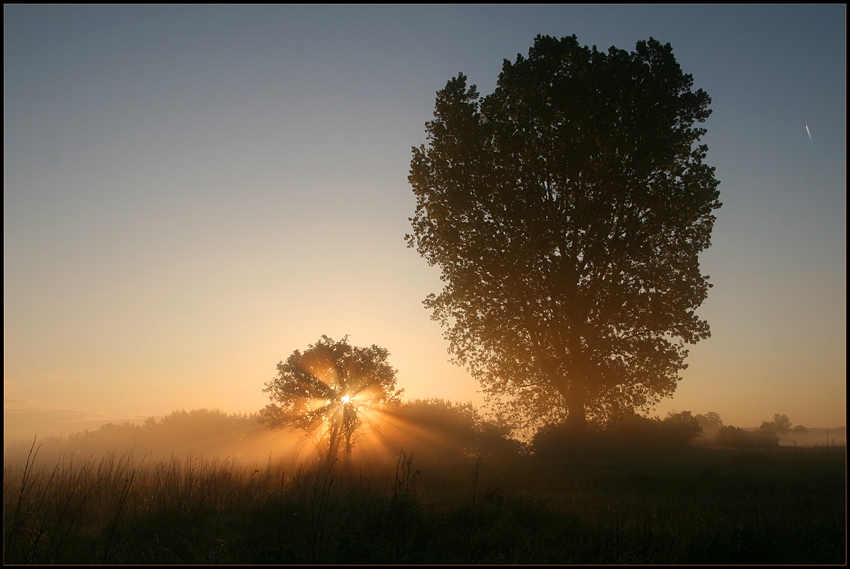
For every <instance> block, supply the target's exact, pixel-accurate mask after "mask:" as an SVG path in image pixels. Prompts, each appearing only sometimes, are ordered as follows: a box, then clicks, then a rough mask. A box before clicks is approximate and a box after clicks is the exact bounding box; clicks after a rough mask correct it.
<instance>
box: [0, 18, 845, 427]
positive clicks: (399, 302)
mask: <svg viewBox="0 0 850 569" xmlns="http://www.w3.org/2000/svg"><path fill="white" fill-rule="evenodd" d="M3 12H4V133H3V134H4V138H3V141H4V145H3V148H4V191H3V205H4V210H3V211H4V213H3V253H4V260H3V263H4V265H3V266H4V272H3V285H4V286H3V292H4V317H3V324H4V344H3V347H4V358H3V360H4V361H3V367H4V424H5V431H4V432H5V434H4V439H5V440H6V441H9V440H17V439H20V438H31V437H32V436H33V435H35V434H37V435H39V436H48V435H63V436H64V435H67V434H68V433H70V432H76V431H80V430H82V429H84V428H90V429H94V428H97V427H98V426H99V425H100V424H102V423H104V422H107V421H125V420H127V421H136V422H141V420H142V419H144V418H145V417H150V416H153V417H162V416H163V415H166V414H168V413H171V412H172V411H174V410H179V409H186V410H190V409H199V408H209V409H220V410H222V411H225V412H228V413H237V412H238V413H249V412H254V411H258V410H260V409H261V408H262V407H264V406H265V405H266V403H268V396H267V395H266V394H264V393H263V392H262V389H263V387H264V383H266V382H268V381H270V380H271V379H272V378H273V377H274V375H275V373H276V364H277V363H278V362H279V361H281V360H285V359H286V358H287V357H288V356H289V354H291V353H292V352H293V351H294V350H296V349H300V350H304V349H305V348H307V347H308V346H309V345H310V344H312V343H315V342H316V341H317V340H318V339H319V338H320V337H321V336H322V335H323V334H324V335H328V336H329V337H331V338H332V339H335V340H336V339H341V338H342V337H343V336H345V335H348V336H349V341H350V343H351V344H353V345H355V346H369V345H372V344H377V345H378V346H381V347H384V348H386V349H387V350H389V352H390V357H389V361H390V363H391V364H392V365H393V366H394V367H395V368H397V369H398V387H401V388H404V389H405V398H406V399H414V398H430V397H438V398H443V399H448V400H451V401H457V402H466V401H469V402H472V403H474V404H475V405H481V404H482V403H483V401H484V398H483V396H482V395H481V394H480V393H479V392H478V391H479V386H478V384H477V383H476V381H475V380H474V379H472V378H471V377H470V376H469V374H468V373H467V372H466V371H465V370H464V369H462V368H460V367H457V366H454V365H452V364H451V363H450V362H449V358H450V355H449V354H448V352H447V348H448V343H447V341H446V340H444V339H443V337H442V330H441V329H440V326H439V324H438V323H436V322H433V321H431V319H430V314H429V313H428V311H427V310H426V309H425V308H424V307H423V306H422V300H423V299H424V298H425V297H426V296H427V295H428V294H429V293H432V292H433V293H436V292H439V290H440V289H441V287H442V283H441V281H440V279H439V269H438V268H435V267H429V266H428V265H427V263H426V262H425V261H424V260H423V259H422V258H420V257H419V256H418V254H417V253H416V252H415V250H413V249H409V248H407V246H406V244H405V241H404V235H405V233H408V232H410V223H409V220H408V218H410V217H411V216H412V215H413V213H414V208H415V198H414V195H413V192H412V190H411V188H410V185H409V184H408V182H407V175H408V172H409V167H410V159H411V156H412V154H411V147H413V146H419V145H420V144H423V143H425V141H426V139H425V122H426V121H428V120H430V119H431V118H433V110H434V102H435V94H436V91H438V90H440V89H442V88H443V87H444V86H445V84H446V82H447V81H448V80H449V79H450V78H452V77H454V76H456V75H457V74H458V72H463V73H464V74H465V75H467V77H468V78H469V81H470V83H474V84H476V85H477V86H478V89H479V91H480V92H481V93H482V95H487V94H489V93H491V92H492V91H493V89H494V88H495V84H496V80H497V78H498V74H499V72H500V71H501V66H502V62H503V60H504V59H510V60H514V59H515V58H516V56H517V54H523V55H526V54H527V53H528V49H529V48H530V47H531V45H532V44H533V41H534V37H535V36H536V35H538V34H544V35H551V36H557V37H563V36H569V35H573V34H575V35H576V36H577V38H578V41H579V42H580V43H581V44H582V45H589V46H590V45H596V46H597V47H598V48H600V49H603V50H607V48H608V47H610V46H616V47H617V48H621V49H626V50H629V51H631V50H633V49H634V47H635V44H636V42H638V41H640V40H646V39H649V38H650V37H654V38H656V39H658V40H659V41H661V42H662V43H667V42H669V43H671V45H672V47H673V53H674V55H675V57H676V58H677V60H678V62H679V63H680V65H681V66H682V69H683V70H684V72H686V73H689V74H691V75H693V78H694V87H695V88H701V89H704V90H705V91H707V92H708V94H709V95H710V96H711V98H712V104H711V108H712V110H713V114H712V115H711V117H710V118H709V120H708V121H707V122H706V123H705V124H704V125H703V126H704V127H705V128H706V129H707V134H706V136H705V138H704V140H703V141H704V142H705V143H706V144H707V145H708V147H709V151H708V158H707V162H708V164H710V165H712V166H714V167H715V168H716V176H717V178H718V179H719V180H720V187H719V189H720V200H721V201H722V202H723V207H722V208H721V209H720V210H718V211H717V222H716V224H715V228H714V233H713V238H712V246H711V248H710V249H708V250H707V251H706V252H704V253H703V254H702V255H701V258H700V259H701V266H702V270H703V273H704V274H708V275H710V277H711V283H712V284H713V288H712V289H711V291H710V292H709V297H708V300H707V301H706V302H705V303H704V304H703V305H702V307H701V308H700V309H699V310H698V314H699V315H700V317H701V318H703V319H706V320H707V321H708V322H709V324H710V326H711V330H712V337H711V338H710V339H708V340H705V341H703V342H700V343H699V344H696V345H694V346H691V347H690V356H689V357H688V360H687V362H688V364H689V367H688V369H687V370H685V371H683V372H682V378H683V379H682V381H681V382H680V384H679V387H678V390H677V392H676V394H675V396H674V397H673V398H672V399H669V400H665V401H664V402H663V403H661V404H660V405H658V406H657V407H656V408H655V409H654V410H653V412H652V413H653V414H654V415H658V416H662V417H663V416H665V415H666V414H667V413H668V412H670V411H684V410H689V411H692V412H693V413H694V414H697V413H706V412H709V411H714V412H717V413H719V414H720V416H721V418H722V419H723V420H724V422H725V423H726V424H732V425H736V426H742V427H750V426H758V425H759V424H760V423H761V421H763V420H770V419H772V417H773V415H774V414H775V413H782V414H786V415H788V417H789V418H790V419H791V421H792V423H793V424H795V425H797V424H802V425H805V426H807V427H827V428H828V427H836V426H842V425H845V424H846V382H845V377H846V245H845V241H846V189H845V187H846V161H845V160H846V119H847V116H846V94H847V92H846V59H845V53H846V47H847V46H846V7H845V6H843V5H799V6H793V5H778V6H769V5H756V6H720V5H715V6H659V5H655V6H637V5H628V6H615V5H601V6H589V5H588V6H575V5H493V6H479V5H474V6H473V5H459V6H454V5H452V6H450V5H432V6H428V5H408V6H404V5H399V6H396V5H372V6H345V5H336V6H329V5H325V6H301V5H282V6H259V5H255V6H226V5H210V6H176V7H174V6H162V5H159V6H70V5H49V6H23V5H8V4H7V5H4V8H3Z"/></svg>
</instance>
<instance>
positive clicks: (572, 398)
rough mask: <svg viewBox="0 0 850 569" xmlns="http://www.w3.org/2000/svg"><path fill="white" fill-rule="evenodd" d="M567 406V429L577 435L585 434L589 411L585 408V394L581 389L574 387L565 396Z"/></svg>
mask: <svg viewBox="0 0 850 569" xmlns="http://www.w3.org/2000/svg"><path fill="white" fill-rule="evenodd" d="M564 400H565V401H566V404H567V428H569V430H570V431H574V432H576V433H583V432H584V430H585V427H586V426H587V411H586V410H585V408H584V393H582V392H581V388H579V387H572V388H571V389H570V391H568V392H567V393H566V394H564Z"/></svg>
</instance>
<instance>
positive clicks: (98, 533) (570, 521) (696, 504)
mask: <svg viewBox="0 0 850 569" xmlns="http://www.w3.org/2000/svg"><path fill="white" fill-rule="evenodd" d="M38 451H39V448H38V446H37V445H36V444H35V442H34V443H33V445H32V448H31V449H30V452H29V454H28V455H27V457H26V458H25V459H21V460H20V461H18V462H12V463H8V464H6V465H4V506H3V507H4V538H5V539H4V562H6V563H38V564H49V563H66V564H103V563H114V564H132V563H140V564H210V563H233V564H253V563H257V564H259V563H291V564H296V563H364V564H365V563H519V564H525V563H573V564H585V563H611V564H621V563H678V564H684V563H836V564H838V563H844V562H845V561H846V559H845V549H846V535H845V530H846V528H845V519H846V501H845V460H844V459H845V456H844V455H845V453H844V448H843V447H831V448H830V449H829V454H826V452H825V449H793V450H792V449H788V451H787V452H783V451H781V450H780V451H775V452H771V453H760V454H758V455H756V454H754V453H750V454H745V453H740V452H732V451H719V450H701V451H694V452H692V453H684V454H679V455H677V456H676V457H675V459H670V460H667V461H664V460H662V459H661V458H658V457H656V458H652V457H644V460H638V459H636V458H629V459H628V460H626V459H623V458H622V457H617V456H609V457H596V458H595V459H594V460H588V461H584V462H580V461H576V460H570V461H567V460H563V461H560V462H559V461H551V460H550V461H543V460H539V459H536V458H535V457H516V459H514V460H511V461H506V462H501V463H496V462H494V461H490V460H488V459H482V458H477V457H469V458H468V459H465V460H460V461H458V462H456V463H453V464H446V463H444V462H433V463H428V462H421V463H420V461H419V459H418V458H415V456H416V455H415V453H413V452H408V451H404V450H402V451H401V452H400V453H399V456H398V459H397V460H396V461H395V464H394V465H393V464H383V465H368V464H358V463H357V462H350V463H346V464H343V463H340V462H336V463H334V464H332V465H331V466H330V467H319V466H314V465H312V464H309V463H296V462H295V461H283V460H277V461H272V460H271V459H269V460H268V461H267V462H265V463H260V462H252V463H240V462H239V461H236V460H232V459H229V458H220V459H218V458H212V459H205V458H201V457H193V456H192V455H186V456H179V457H178V456H171V457H169V458H163V459H160V460H153V459H152V458H151V457H150V456H142V457H136V456H134V453H133V451H132V450H129V451H127V452H126V453H123V454H115V453H110V454H104V455H101V456H98V457H92V458H90V459H87V460H78V459H66V458H65V457H63V456H60V457H59V458H58V459H57V460H56V461H55V462H51V463H45V462H44V461H40V460H38Z"/></svg>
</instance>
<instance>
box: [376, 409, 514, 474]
mask: <svg viewBox="0 0 850 569" xmlns="http://www.w3.org/2000/svg"><path fill="white" fill-rule="evenodd" d="M384 415H385V416H386V417H388V418H389V419H391V421H390V423H391V424H392V425H393V429H398V428H399V426H400V427H401V428H402V429H403V432H402V434H400V435H396V438H397V443H398V442H401V443H402V444H403V446H404V448H407V449H417V450H416V455H417V458H418V460H419V461H420V462H422V461H426V462H429V463H439V464H444V465H445V464H451V463H457V462H459V461H461V460H462V459H465V458H468V457H478V456H482V457H487V458H500V459H504V458H506V457H509V456H513V455H516V454H518V453H520V452H522V444H521V443H520V442H519V441H517V440H514V439H512V438H511V437H510V431H511V429H510V426H508V425H505V424H504V423H499V422H498V421H492V420H487V419H484V418H482V417H481V415H479V414H478V411H476V409H475V407H473V405H472V404H471V403H453V402H451V401H447V400H444V399H438V398H432V399H415V400H413V401H409V402H406V403H403V404H401V405H398V406H393V407H388V408H386V409H385V410H384ZM373 430H377V431H378V433H379V434H381V435H382V436H383V437H384V438H385V439H389V438H390V435H389V434H385V433H384V432H383V429H382V426H381V424H380V423H379V424H378V425H376V427H375V428H374V429H373Z"/></svg>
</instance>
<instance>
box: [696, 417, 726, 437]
mask: <svg viewBox="0 0 850 569" xmlns="http://www.w3.org/2000/svg"><path fill="white" fill-rule="evenodd" d="M695 418H696V420H697V424H698V425H699V426H700V428H701V429H702V434H701V437H702V438H704V439H714V438H715V437H716V436H717V431H719V430H720V428H721V427H722V426H723V419H721V418H720V415H719V414H717V413H715V412H714V411H709V412H708V413H706V414H705V415H696V416H695Z"/></svg>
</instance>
